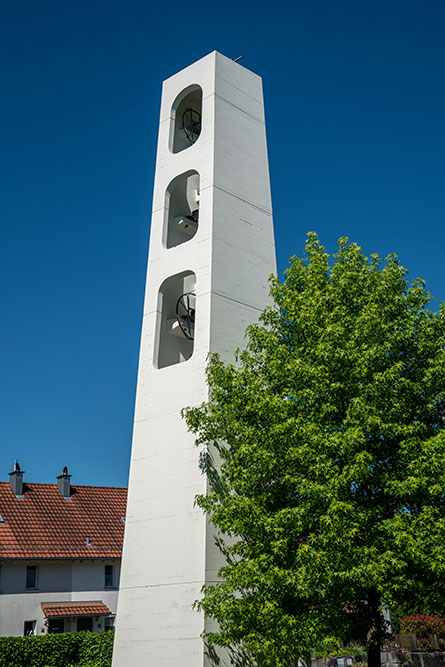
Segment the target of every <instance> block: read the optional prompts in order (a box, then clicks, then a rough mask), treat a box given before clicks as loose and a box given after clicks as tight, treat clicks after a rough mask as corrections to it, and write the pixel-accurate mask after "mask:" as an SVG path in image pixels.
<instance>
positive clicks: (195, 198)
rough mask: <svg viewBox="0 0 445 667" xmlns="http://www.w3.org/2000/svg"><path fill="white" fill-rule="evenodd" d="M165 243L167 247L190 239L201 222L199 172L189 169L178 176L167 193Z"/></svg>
mask: <svg viewBox="0 0 445 667" xmlns="http://www.w3.org/2000/svg"><path fill="white" fill-rule="evenodd" d="M165 210H166V216H165V217H166V219H165V228H164V245H165V246H166V248H171V247H173V246H177V245H180V244H181V243H185V242H186V241H190V239H191V238H193V236H195V234H196V232H197V231H198V224H199V174H198V172H196V171H187V172H185V174H181V175H180V176H177V177H176V178H175V179H173V181H172V182H171V183H170V185H169V186H168V188H167V191H166V193H165Z"/></svg>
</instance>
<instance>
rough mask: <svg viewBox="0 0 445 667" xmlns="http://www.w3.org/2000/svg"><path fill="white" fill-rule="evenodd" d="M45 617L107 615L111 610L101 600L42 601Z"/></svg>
mask: <svg viewBox="0 0 445 667" xmlns="http://www.w3.org/2000/svg"><path fill="white" fill-rule="evenodd" d="M41 607H42V611H43V613H44V614H45V616H46V618H53V617H54V616H109V615H110V614H111V611H110V610H109V609H108V607H107V605H106V604H104V603H103V602H55V603H47V604H45V603H44V602H42V604H41Z"/></svg>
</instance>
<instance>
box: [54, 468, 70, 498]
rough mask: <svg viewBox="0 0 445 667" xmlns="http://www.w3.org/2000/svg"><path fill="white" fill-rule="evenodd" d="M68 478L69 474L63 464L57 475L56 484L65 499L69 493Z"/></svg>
mask: <svg viewBox="0 0 445 667" xmlns="http://www.w3.org/2000/svg"><path fill="white" fill-rule="evenodd" d="M70 479H71V475H68V468H67V466H65V467H64V469H63V470H62V472H61V474H60V475H58V476H57V486H58V488H59V491H60V493H61V494H62V496H63V497H64V498H65V500H67V499H68V498H69V497H70V495H71V482H70Z"/></svg>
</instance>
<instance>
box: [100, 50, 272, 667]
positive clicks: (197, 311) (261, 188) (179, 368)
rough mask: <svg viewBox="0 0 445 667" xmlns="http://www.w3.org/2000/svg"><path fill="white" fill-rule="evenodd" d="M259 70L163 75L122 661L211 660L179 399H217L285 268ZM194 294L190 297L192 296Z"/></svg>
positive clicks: (212, 58) (151, 664)
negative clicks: (216, 367)
mask: <svg viewBox="0 0 445 667" xmlns="http://www.w3.org/2000/svg"><path fill="white" fill-rule="evenodd" d="M275 270H276V267H275V246H274V238H273V225H272V209H271V200H270V186H269V171H268V161H267V147H266V132H265V124H264V107H263V95H262V85H261V79H260V77H258V76H257V75H256V74H253V73H252V72H250V71H248V70H247V69H245V68H244V67H242V66H241V65H239V64H237V63H235V62H233V61H232V60H230V59H229V58H226V57H224V56H222V55H221V54H220V53H216V52H214V53H211V54H209V55H208V56H206V57H205V58H202V60H199V61H198V62H196V63H194V64H193V65H191V66H190V67H187V68H186V69H184V70H183V71H182V72H179V73H178V74H176V75H175V76H173V77H171V78H170V79H168V80H167V81H165V82H164V86H163V94H162V103H161V119H160V125H159V141H158V154H157V163H156V176H155V185H154V197H153V214H152V223H151V237H150V252H149V259H148V275H147V285H146V298H145V307H144V318H143V327H142V339H141V349H140V360H139V375H138V383H137V396H136V409H135V423H134V433H133V447H132V455H131V470H130V480H129V496H128V510H127V520H126V527H125V542H124V552H123V563H122V575H121V585H120V594H119V604H118V613H117V628H116V640H115V650H114V658H113V667H143V666H144V667H162V666H165V667H204V666H205V665H207V664H208V663H207V658H206V656H205V655H204V646H203V642H202V639H200V634H201V632H202V631H203V629H204V619H203V617H202V616H201V615H200V614H199V613H198V612H196V611H195V610H193V609H192V604H193V602H194V600H196V599H197V598H199V597H200V591H201V587H202V585H203V584H204V583H205V582H211V581H214V580H215V579H216V573H217V570H218V568H219V566H220V565H221V560H220V558H221V557H220V555H219V553H218V552H217V551H216V549H215V547H214V544H213V535H212V531H211V528H209V526H208V524H207V522H206V519H205V517H204V516H203V514H202V512H201V510H200V509H198V508H196V507H194V498H195V496H196V494H198V493H205V491H206V477H205V475H202V474H201V471H200V469H199V467H198V451H197V449H196V447H195V446H194V438H193V436H192V435H191V434H190V433H187V429H186V425H185V423H184V421H183V420H182V419H181V417H180V410H181V409H182V408H183V407H185V406H188V405H197V404H199V403H201V402H202V401H205V400H206V399H207V397H208V389H207V386H206V382H205V374H204V370H205V366H206V359H207V355H208V353H209V352H219V353H220V354H221V356H222V357H223V358H224V359H225V360H233V353H234V351H235V349H236V348H237V347H240V346H242V345H243V338H244V333H245V330H246V327H247V325H249V324H251V323H252V322H254V321H256V320H257V319H258V315H259V314H260V312H261V311H262V310H263V308H264V307H265V305H266V303H267V301H268V277H269V275H270V274H271V273H273V272H275ZM183 295H184V296H183Z"/></svg>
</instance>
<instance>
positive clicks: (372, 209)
mask: <svg viewBox="0 0 445 667" xmlns="http://www.w3.org/2000/svg"><path fill="white" fill-rule="evenodd" d="M444 27H445V3H443V2H442V0H437V1H431V0H430V1H426V0H421V1H418V2H415V1H413V0H404V1H402V0H373V1H372V2H371V1H366V2H365V1H361V0H354V1H352V0H336V1H335V2H333V1H332V0H320V1H310V0H307V1H306V2H300V1H297V2H294V3H286V4H284V3H265V2H264V1H261V0H260V1H257V2H241V3H221V4H214V5H210V4H209V3H206V4H205V5H204V4H203V3H190V2H178V1H177V0H173V1H172V2H169V3H168V5H167V4H163V5H161V4H159V3H157V4H156V5H150V4H149V3H148V2H142V1H135V0H128V1H127V2H125V3H124V2H122V1H121V2H116V1H115V0H110V1H109V2H106V3H105V2H100V1H99V0H89V1H88V2H85V0H76V2H72V1H71V0H69V1H63V2H60V1H58V2H55V1H51V2H48V1H47V0H42V2H39V3H37V2H22V1H21V0H18V1H17V2H14V3H12V2H10V3H3V5H2V9H1V10H0V58H1V63H2V68H1V70H2V71H1V74H0V85H1V88H0V91H1V105H0V126H1V136H0V142H1V143H0V149H1V161H0V172H1V173H0V183H1V186H0V225H1V239H2V243H1V245H0V254H1V257H0V272H1V284H2V290H1V313H2V327H1V330H0V373H1V387H0V392H1V396H0V406H1V408H0V428H1V442H2V446H1V448H0V479H2V480H5V479H7V473H8V472H9V471H10V470H11V469H12V463H13V460H14V458H16V457H17V458H18V459H19V461H20V463H21V465H22V467H23V468H24V469H25V470H26V476H25V478H26V479H28V480H29V481H41V482H53V481H55V476H56V475H57V474H59V472H60V470H61V468H62V466H64V465H68V466H69V468H70V471H71V472H72V474H73V480H72V481H73V483H79V484H104V485H119V486H121V485H126V483H127V475H128V464H129V456H130V445H131V430H132V419H133V404H134V395H135V387H136V374H137V361H138V347H139V336H140V326H141V316H142V305H143V290H144V279H145V270H146V256H147V249H148V236H149V225H150V210H151V198H152V185H153V173H154V164H155V147H156V138H157V125H158V114H159V103H160V93H161V82H162V80H163V79H165V78H167V77H168V76H170V75H172V74H174V73H175V72H176V71H178V70H180V69H182V68H183V67H186V66H187V65H189V64H190V63H192V62H193V61H195V60H197V59H198V58H200V57H202V56H204V55H206V54H207V53H209V52H210V51H213V50H215V49H216V50H218V51H221V52H222V53H224V54H225V55H227V56H228V57H231V58H236V57H237V56H240V55H244V56H245V58H244V60H243V64H244V65H245V66H246V67H248V68H249V69H252V70H253V71H255V72H257V73H258V74H260V75H261V76H262V77H263V83H264V94H265V104H266V119H267V133H268V146H269V159H270V171H271V182H272V198H273V205H274V219H275V233H276V242H277V256H278V266H279V270H280V271H282V270H283V269H284V268H285V266H286V264H287V261H288V258H289V256H290V255H292V254H297V255H298V254H301V253H302V252H303V247H304V240H305V235H306V233H307V231H309V230H315V231H317V232H318V233H319V235H320V238H321V240H322V242H323V243H324V244H325V245H326V246H327V248H328V250H330V251H333V250H334V248H335V242H336V240H337V239H338V237H340V236H349V237H350V238H351V240H354V241H356V242H357V243H359V244H360V245H362V246H363V247H364V249H365V250H366V252H368V253H371V252H377V253H379V254H381V255H383V256H384V255H386V254H388V253H390V252H397V253H398V254H399V256H400V259H401V261H402V263H403V264H404V265H405V266H407V267H408V268H409V270H410V275H411V276H412V277H413V278H414V277H417V276H420V277H423V278H425V279H426V281H427V285H428V288H429V289H430V291H431V292H432V294H433V295H434V296H435V297H436V298H437V300H438V301H439V300H441V299H444V298H445V273H444V270H443V261H444V260H443V258H444V252H445V234H444V218H445V190H444V155H445V133H444V125H445V92H444V90H445V87H444V69H445V67H444V66H445V40H444V39H443V33H444ZM436 304H437V301H436Z"/></svg>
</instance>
